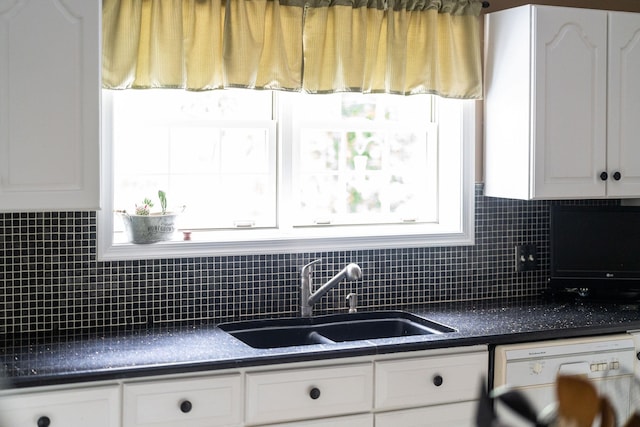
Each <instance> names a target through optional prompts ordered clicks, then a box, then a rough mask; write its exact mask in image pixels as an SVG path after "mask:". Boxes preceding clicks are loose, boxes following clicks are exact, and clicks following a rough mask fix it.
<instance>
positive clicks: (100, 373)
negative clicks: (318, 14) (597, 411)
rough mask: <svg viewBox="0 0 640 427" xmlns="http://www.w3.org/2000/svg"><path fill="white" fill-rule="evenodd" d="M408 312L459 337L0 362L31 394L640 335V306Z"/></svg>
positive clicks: (180, 336) (107, 336)
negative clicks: (75, 385)
mask: <svg viewBox="0 0 640 427" xmlns="http://www.w3.org/2000/svg"><path fill="white" fill-rule="evenodd" d="M407 311H411V312H413V313H415V314H418V315H420V316H423V317H427V318H429V319H431V320H434V321H436V322H440V323H443V324H446V325H448V326H451V327H453V328H455V329H457V332H452V333H447V334H442V335H428V336H411V337H403V338H393V339H378V340H372V341H355V342H349V343H337V344H329V345H309V346H299V347H288V348H279V349H254V348H251V347H249V346H247V345H246V344H244V343H242V342H240V341H238V340H236V339H235V338H233V337H232V336H230V335H228V334H227V333H226V332H224V331H222V330H221V329H219V328H218V327H216V326H215V325H207V324H203V325H191V326H181V327H173V328H166V327H165V328H161V327H152V328H138V329H129V330H118V331H101V332H98V331H96V332H95V333H92V334H83V335H77V334H73V333H65V334H57V335H55V336H53V335H46V336H43V335H40V336H29V337H13V338H10V337H4V346H3V347H2V349H1V351H0V359H1V360H2V363H3V366H4V368H5V370H6V374H7V377H8V379H9V382H10V384H11V385H12V386H13V387H31V386H40V385H48V384H61V383H72V382H84V381H95V380H110V379H121V378H132V377H140V376H149V375H161V374H173V373H184V372H195V371H206V370H217V369H227V368H236V367H247V366H256V365H265V364H275V363H289V362H296V361H306V360H315V359H326V358H336V357H351V356H361V355H370V354H380V353H392V352H401V351H416V350H425V349H433V348H444V347H457V346H466V345H475V344H487V345H495V344H503V343H514V342H524V341H536V340H544V339H555V338H568V337H578V336H588V335H600V334H608V333H616V332H624V331H629V330H635V329H640V304H637V303H630V304H621V303H617V304H616V303H594V302H576V301H568V302H545V301H539V300H519V301H509V302H504V301H503V302H500V301H492V302H474V303H464V304H462V303H457V304H444V303H443V304H438V305H435V306H434V305H429V306H425V307H413V308H411V309H408V310H407Z"/></svg>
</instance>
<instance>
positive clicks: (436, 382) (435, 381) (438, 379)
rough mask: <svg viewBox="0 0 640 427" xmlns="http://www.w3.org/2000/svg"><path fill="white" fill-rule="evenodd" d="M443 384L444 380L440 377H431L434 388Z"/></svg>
mask: <svg viewBox="0 0 640 427" xmlns="http://www.w3.org/2000/svg"><path fill="white" fill-rule="evenodd" d="M443 382H444V379H443V378H442V375H434V376H433V385H435V386H436V387H440V386H441V385H442V383H443Z"/></svg>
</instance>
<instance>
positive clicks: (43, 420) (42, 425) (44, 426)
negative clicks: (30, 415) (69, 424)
mask: <svg viewBox="0 0 640 427" xmlns="http://www.w3.org/2000/svg"><path fill="white" fill-rule="evenodd" d="M37 424H38V427H49V426H50V425H51V420H50V419H49V417H47V416H46V415H45V416H42V417H40V418H38V422H37Z"/></svg>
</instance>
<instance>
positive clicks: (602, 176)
mask: <svg viewBox="0 0 640 427" xmlns="http://www.w3.org/2000/svg"><path fill="white" fill-rule="evenodd" d="M607 178H609V174H607V173H606V172H602V173H601V174H600V179H601V180H603V181H606V180H607Z"/></svg>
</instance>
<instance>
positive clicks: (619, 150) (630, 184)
mask: <svg viewBox="0 0 640 427" xmlns="http://www.w3.org/2000/svg"><path fill="white" fill-rule="evenodd" d="M638 70H640V14H638V13H625V12H611V13H610V14H609V94H608V95H609V103H608V136H607V143H608V146H607V163H608V170H609V180H608V181H607V182H608V184H607V192H608V195H609V196H613V197H629V196H632V197H637V196H640V139H638V135H640V120H638V118H639V117H640V79H638ZM616 172H617V173H619V174H620V175H615V174H616Z"/></svg>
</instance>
